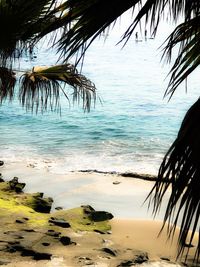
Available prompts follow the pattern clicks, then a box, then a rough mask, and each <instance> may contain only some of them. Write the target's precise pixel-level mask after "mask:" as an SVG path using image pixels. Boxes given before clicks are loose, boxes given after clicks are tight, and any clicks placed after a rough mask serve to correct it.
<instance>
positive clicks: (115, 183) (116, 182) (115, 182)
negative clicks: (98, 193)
mask: <svg viewBox="0 0 200 267" xmlns="http://www.w3.org/2000/svg"><path fill="white" fill-rule="evenodd" d="M120 183H121V182H119V181H114V182H113V184H114V185H117V184H120Z"/></svg>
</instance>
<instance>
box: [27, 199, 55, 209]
mask: <svg viewBox="0 0 200 267" xmlns="http://www.w3.org/2000/svg"><path fill="white" fill-rule="evenodd" d="M52 203H53V199H52V198H51V197H48V198H42V197H40V196H34V197H33V201H32V203H30V205H29V206H31V207H32V208H33V209H34V210H35V211H37V212H41V213H50V211H51V206H52Z"/></svg>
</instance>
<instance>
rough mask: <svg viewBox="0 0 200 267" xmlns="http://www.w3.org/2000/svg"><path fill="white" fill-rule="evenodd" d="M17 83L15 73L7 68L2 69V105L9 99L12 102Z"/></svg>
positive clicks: (0, 82)
mask: <svg viewBox="0 0 200 267" xmlns="http://www.w3.org/2000/svg"><path fill="white" fill-rule="evenodd" d="M15 83H16V77H15V73H14V72H13V71H12V70H9V69H7V68H5V67H0V103H2V101H3V100H5V99H7V98H9V99H10V100H12V98H13V95H14V87H15Z"/></svg>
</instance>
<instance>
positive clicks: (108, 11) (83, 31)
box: [59, 0, 140, 60]
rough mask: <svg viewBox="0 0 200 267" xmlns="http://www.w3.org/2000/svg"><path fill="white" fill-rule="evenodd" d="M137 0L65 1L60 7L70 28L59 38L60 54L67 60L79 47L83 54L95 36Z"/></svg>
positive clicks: (137, 1) (137, 0)
mask: <svg viewBox="0 0 200 267" xmlns="http://www.w3.org/2000/svg"><path fill="white" fill-rule="evenodd" d="M139 2H140V0H126V1H120V0H110V1H109V2H108V1H106V0H95V1H94V0H86V1H75V0H69V1H65V3H63V6H62V8H63V9H65V10H66V11H67V12H68V13H67V16H66V20H67V23H68V24H70V26H71V28H70V30H68V31H67V32H64V33H63V35H62V37H61V39H60V40H59V51H61V52H62V56H64V58H65V60H67V59H68V58H69V57H71V56H72V55H73V54H74V53H76V52H77V51H78V50H79V49H80V50H81V51H82V54H81V56H83V54H84V52H85V51H86V50H87V48H88V47H89V46H90V44H91V43H92V42H93V41H94V40H95V38H96V37H98V36H99V35H101V33H102V32H104V31H105V29H106V28H107V27H108V26H110V25H111V24H112V23H113V22H115V21H116V19H117V18H119V17H120V16H121V15H122V14H123V13H124V12H125V11H127V10H128V9H130V8H131V7H133V6H135V5H136V4H137V3H139ZM66 55H67V57H66Z"/></svg>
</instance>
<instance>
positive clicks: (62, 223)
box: [49, 219, 70, 228]
mask: <svg viewBox="0 0 200 267" xmlns="http://www.w3.org/2000/svg"><path fill="white" fill-rule="evenodd" d="M49 222H50V223H53V224H54V225H56V226H59V227H62V228H69V227H70V224H69V223H68V222H66V221H65V220H57V219H54V220H52V219H50V220H49Z"/></svg>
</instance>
